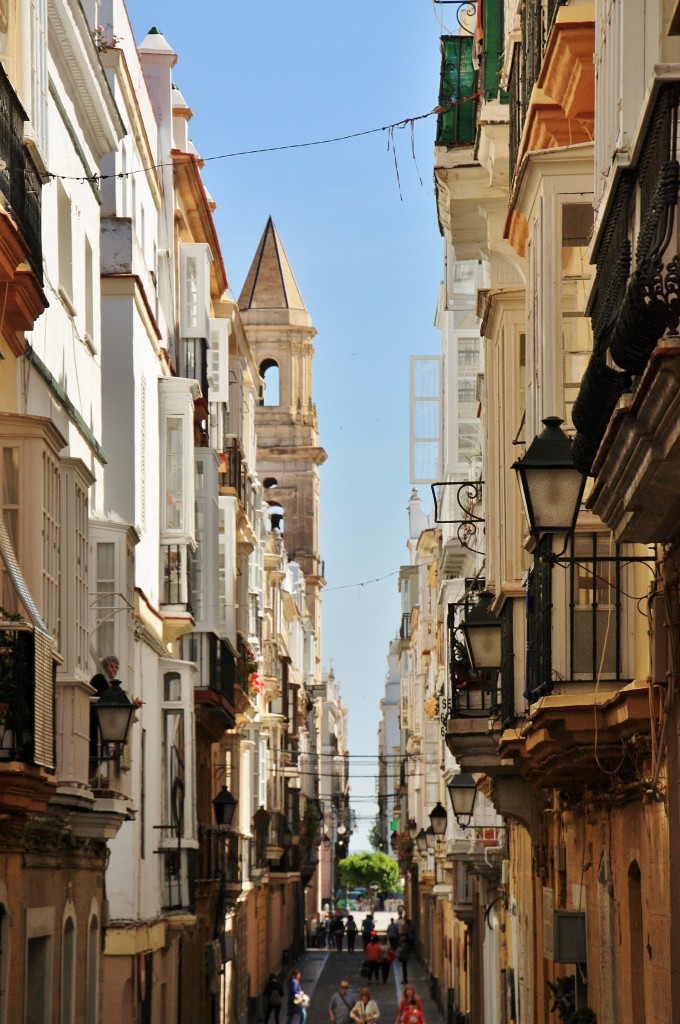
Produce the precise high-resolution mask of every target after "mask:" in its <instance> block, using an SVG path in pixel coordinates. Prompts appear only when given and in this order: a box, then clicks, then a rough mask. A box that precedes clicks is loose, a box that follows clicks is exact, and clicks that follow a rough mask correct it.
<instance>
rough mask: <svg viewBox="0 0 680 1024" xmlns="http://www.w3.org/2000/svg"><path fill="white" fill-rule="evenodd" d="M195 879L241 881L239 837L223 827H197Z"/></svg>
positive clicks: (233, 882)
mask: <svg viewBox="0 0 680 1024" xmlns="http://www.w3.org/2000/svg"><path fill="white" fill-rule="evenodd" d="M195 872H196V873H195V877H196V881H197V882H205V881H215V880H218V879H219V880H221V881H223V882H227V883H231V884H235V883H237V882H240V881H241V856H240V849H239V837H238V835H236V833H234V832H227V831H225V828H224V826H219V825H199V826H198V850H197V851H196V868H195Z"/></svg>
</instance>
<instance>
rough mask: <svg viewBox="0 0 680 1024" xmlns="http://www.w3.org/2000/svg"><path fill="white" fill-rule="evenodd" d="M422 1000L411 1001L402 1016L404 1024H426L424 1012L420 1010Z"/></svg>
mask: <svg viewBox="0 0 680 1024" xmlns="http://www.w3.org/2000/svg"><path fill="white" fill-rule="evenodd" d="M419 1002H420V999H415V998H414V999H411V1000H410V1002H409V1004H408V1006H407V1007H406V1009H405V1010H404V1012H403V1013H402V1015H401V1021H402V1024H425V1018H424V1017H423V1011H422V1009H420V1008H419V1006H418V1003H419Z"/></svg>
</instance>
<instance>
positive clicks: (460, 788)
mask: <svg viewBox="0 0 680 1024" xmlns="http://www.w3.org/2000/svg"><path fill="white" fill-rule="evenodd" d="M447 789H448V791H449V796H450V798H451V807H452V808H453V813H454V815H455V817H456V821H457V822H458V824H459V825H461V826H462V828H467V826H468V825H469V824H470V821H471V819H472V812H473V811H474V809H475V798H476V796H477V783H476V782H475V779H474V776H473V775H470V774H469V773H468V772H461V773H460V775H456V776H454V778H453V779H452V780H451V782H449V784H448V786H447Z"/></svg>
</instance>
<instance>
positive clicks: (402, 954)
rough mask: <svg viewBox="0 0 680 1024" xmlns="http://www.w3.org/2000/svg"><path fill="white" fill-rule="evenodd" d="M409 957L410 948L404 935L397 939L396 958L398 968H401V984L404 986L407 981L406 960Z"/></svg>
mask: <svg viewBox="0 0 680 1024" xmlns="http://www.w3.org/2000/svg"><path fill="white" fill-rule="evenodd" d="M410 955H411V947H410V945H409V941H408V939H407V938H406V936H405V935H402V937H401V938H400V939H399V946H398V947H397V957H398V959H399V966H400V967H401V983H402V985H405V984H406V982H407V981H408V959H409V957H410Z"/></svg>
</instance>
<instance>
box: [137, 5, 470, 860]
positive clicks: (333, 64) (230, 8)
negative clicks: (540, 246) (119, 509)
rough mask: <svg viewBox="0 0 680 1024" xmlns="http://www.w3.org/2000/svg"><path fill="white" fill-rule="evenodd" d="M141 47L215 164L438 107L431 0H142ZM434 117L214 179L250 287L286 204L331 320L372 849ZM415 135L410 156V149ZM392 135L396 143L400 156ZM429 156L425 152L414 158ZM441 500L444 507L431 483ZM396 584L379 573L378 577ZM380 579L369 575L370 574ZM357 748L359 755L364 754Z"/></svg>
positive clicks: (327, 367) (353, 665)
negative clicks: (170, 60)
mask: <svg viewBox="0 0 680 1024" xmlns="http://www.w3.org/2000/svg"><path fill="white" fill-rule="evenodd" d="M127 7H128V12H129V15H130V19H131V21H132V26H133V30H134V34H135V39H136V41H137V42H138V43H139V42H141V40H142V39H143V37H144V36H145V34H146V33H147V32H148V30H149V29H150V28H151V27H152V26H157V27H158V28H159V29H160V31H161V32H162V33H163V35H164V36H165V38H166V40H167V41H168V43H169V44H170V45H171V46H172V47H173V49H174V50H175V52H176V53H177V55H178V58H179V59H178V63H177V66H176V68H175V70H174V81H175V83H176V84H177V85H178V87H179V88H180V90H181V92H182V95H183V96H184V98H185V99H186V101H187V103H188V105H189V106H190V107H191V109H192V110H193V112H194V117H193V119H192V121H191V122H190V125H189V128H190V134H191V138H192V141H193V143H194V145H195V146H196V148H197V150H198V152H199V154H200V155H201V157H203V158H204V159H205V158H209V157H213V156H217V155H220V154H225V153H233V152H237V151H242V150H251V149H263V148H267V147H274V146H287V145H291V144H294V143H307V142H315V141H319V140H325V139H330V138H334V137H337V136H343V135H350V134H354V133H358V132H366V131H370V130H371V129H376V128H382V127H383V126H385V125H389V124H391V123H394V122H398V121H402V120H404V119H406V118H414V117H418V116H420V115H423V114H427V113H428V112H430V111H431V110H432V108H433V107H435V106H436V104H437V99H438V79H439V37H440V35H441V34H442V26H441V24H440V22H439V20H438V19H439V17H440V16H441V15H440V12H442V11H448V12H449V13H448V15H447V17H448V21H449V26H448V28H449V30H450V31H452V32H453V31H455V30H454V28H453V25H452V24H450V23H451V22H453V21H454V20H455V19H454V16H453V13H452V12H453V11H454V8H453V7H446V6H441V5H438V4H435V3H433V2H432V0H389V2H388V0H368V2H367V0H345V2H344V3H343V4H341V5H336V4H329V3H325V2H323V0H317V2H311V0H286V3H281V0H259V2H258V3H253V0H195V2H194V3H193V4H187V3H186V2H179V0H163V2H161V0H127ZM435 129H436V117H435V116H430V117H428V118H426V119H424V120H421V121H416V122H415V124H414V128H413V136H412V133H411V129H410V127H407V128H405V129H397V130H395V131H394V147H393V148H392V147H391V138H390V134H389V133H388V132H387V131H379V132H376V133H372V134H367V135H365V136H362V137H359V138H354V139H350V140H347V141H343V142H335V143H328V144H324V145H314V146H305V147H303V148H298V149H289V150H284V151H281V152H274V153H259V154H254V155H250V156H238V157H233V158H229V159H222V160H207V162H206V164H205V167H204V169H203V179H204V182H205V185H206V187H207V189H208V191H209V192H210V194H211V196H212V198H213V199H214V200H215V202H216V203H217V210H216V212H215V220H216V224H217V230H218V234H219V238H220V244H221V247H222V253H223V257H224V261H225V265H226V269H227V276H228V279H229V283H230V287H231V290H232V292H233V294H234V296H235V297H236V298H237V297H238V295H239V292H240V289H241V286H242V284H243V281H244V278H245V275H246V272H247V270H248V268H249V266H250V263H251V261H252V258H253V256H254V253H255V250H256V247H257V244H258V242H259V239H260V237H261V235H262V232H263V230H264V227H265V224H266V221H267V218H268V217H269V215H270V214H271V216H272V217H273V219H274V223H275V224H276V227H277V229H278V231H279V234H280V236H281V240H282V242H283V246H284V248H285V250H286V253H287V255H288V258H289V261H290V264H291V267H292V269H293V273H294V275H295V277H296V280H297V283H298V285H299V288H300V291H301V293H302V297H303V299H304V301H305V305H306V306H307V309H308V310H309V312H310V314H311V316H312V320H313V322H314V325H315V327H316V329H317V331H318V335H317V338H316V340H315V346H316V355H315V359H314V396H315V401H316V406H317V411H318V417H319V433H320V443H321V445H322V446H323V448H324V449H325V450H326V452H327V455H328V459H327V461H326V463H325V464H324V465H323V466H322V467H321V470H320V476H321V508H320V533H321V556H322V558H324V560H325V567H326V581H327V586H326V590H325V592H324V605H323V640H322V643H323V665H324V669H325V670H328V669H329V668H330V667H332V668H333V670H334V672H335V675H336V678H337V679H338V680H339V681H340V685H341V693H342V698H343V701H344V703H345V704H346V706H347V708H348V711H349V751H350V763H351V764H352V763H353V765H354V767H353V769H352V778H351V793H350V802H351V805H352V807H353V809H354V810H355V811H356V812H357V814H358V815H360V816H361V820H360V822H359V825H360V829H359V832H358V833H357V834H355V835H354V836H353V837H352V840H351V844H350V853H352V852H354V853H356V852H358V851H359V850H361V849H369V844H368V836H367V833H368V829H369V827H370V825H371V821H370V820H366V818H367V817H368V818H371V817H373V816H375V813H376V810H377V805H376V804H375V801H374V796H375V790H376V782H375V777H374V776H375V774H376V770H377V769H376V765H377V761H376V760H371V761H367V760H363V758H366V757H367V756H370V757H371V758H375V757H376V756H377V728H378V721H379V715H380V708H379V703H380V699H381V697H382V696H383V693H384V681H385V674H386V670H387V662H386V656H387V650H388V644H389V641H390V639H391V638H393V637H394V635H395V633H396V632H397V630H398V627H399V621H400V604H399V595H398V591H397V578H398V577H397V573H398V570H399V566H400V565H401V564H404V563H406V562H407V561H408V554H407V550H406V540H407V526H408V522H407V516H406V505H407V502H408V499H409V496H410V493H411V485H410V483H409V469H408V365H409V355H427V354H431V353H438V352H439V351H440V348H441V342H440V338H439V334H438V332H437V331H436V330H435V329H434V326H433V321H434V314H435V307H436V301H437V290H438V286H439V281H440V278H441V274H442V253H443V248H442V240H441V237H440V234H439V228H438V224H437V216H436V204H435V198H434V189H433V150H434V134H435ZM412 140H413V149H412ZM388 144H390V145H389V148H388ZM414 154H415V159H414ZM421 496H422V498H423V501H424V504H425V506H426V508H429V507H430V505H431V502H430V501H429V495H427V494H423V493H422V489H421ZM376 579H380V580H381V581H380V582H376V583H369V582H368V581H372V580H376ZM360 584H365V585H363V586H362V585H360ZM353 759H356V760H354V761H353Z"/></svg>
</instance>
